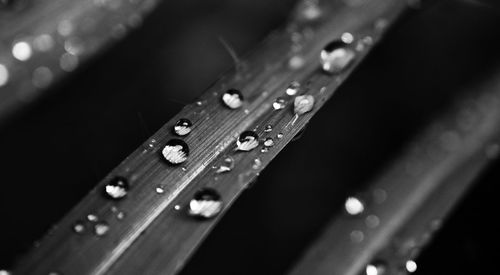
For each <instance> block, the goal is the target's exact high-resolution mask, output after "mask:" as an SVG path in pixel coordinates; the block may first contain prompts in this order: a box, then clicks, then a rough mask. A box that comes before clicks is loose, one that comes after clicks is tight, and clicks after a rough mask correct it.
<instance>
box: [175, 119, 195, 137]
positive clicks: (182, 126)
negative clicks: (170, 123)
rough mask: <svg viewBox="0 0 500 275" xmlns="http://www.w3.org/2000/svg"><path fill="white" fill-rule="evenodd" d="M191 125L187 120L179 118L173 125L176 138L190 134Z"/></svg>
mask: <svg viewBox="0 0 500 275" xmlns="http://www.w3.org/2000/svg"><path fill="white" fill-rule="evenodd" d="M192 126H193V123H191V121H190V120H189V119H186V118H181V119H179V121H177V122H176V123H175V125H174V132H175V133H176V134H177V135H178V136H185V135H187V134H189V133H190V132H191V127H192Z"/></svg>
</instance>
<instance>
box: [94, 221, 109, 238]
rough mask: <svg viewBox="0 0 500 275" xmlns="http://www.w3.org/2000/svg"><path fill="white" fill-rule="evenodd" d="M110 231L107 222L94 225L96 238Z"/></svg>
mask: <svg viewBox="0 0 500 275" xmlns="http://www.w3.org/2000/svg"><path fill="white" fill-rule="evenodd" d="M108 231H109V225H108V223H107V222H104V221H102V222H98V223H96V224H95V225H94V234H95V235H96V236H104V235H106V233H108Z"/></svg>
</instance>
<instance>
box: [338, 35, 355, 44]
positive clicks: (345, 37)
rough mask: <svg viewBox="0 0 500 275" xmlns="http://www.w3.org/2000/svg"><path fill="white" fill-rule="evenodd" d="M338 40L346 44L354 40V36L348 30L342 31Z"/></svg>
mask: <svg viewBox="0 0 500 275" xmlns="http://www.w3.org/2000/svg"><path fill="white" fill-rule="evenodd" d="M340 40H342V42H344V43H346V44H351V43H352V42H353V41H354V36H353V35H352V34H351V33H350V32H344V33H343V34H342V35H341V36H340Z"/></svg>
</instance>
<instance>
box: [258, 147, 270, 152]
mask: <svg viewBox="0 0 500 275" xmlns="http://www.w3.org/2000/svg"><path fill="white" fill-rule="evenodd" d="M260 152H261V153H267V152H269V148H268V147H262V148H261V149H260Z"/></svg>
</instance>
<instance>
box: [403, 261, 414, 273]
mask: <svg viewBox="0 0 500 275" xmlns="http://www.w3.org/2000/svg"><path fill="white" fill-rule="evenodd" d="M405 267H406V271H408V272H410V273H413V272H415V271H417V263H416V262H415V261H412V260H408V261H406V264H405Z"/></svg>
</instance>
